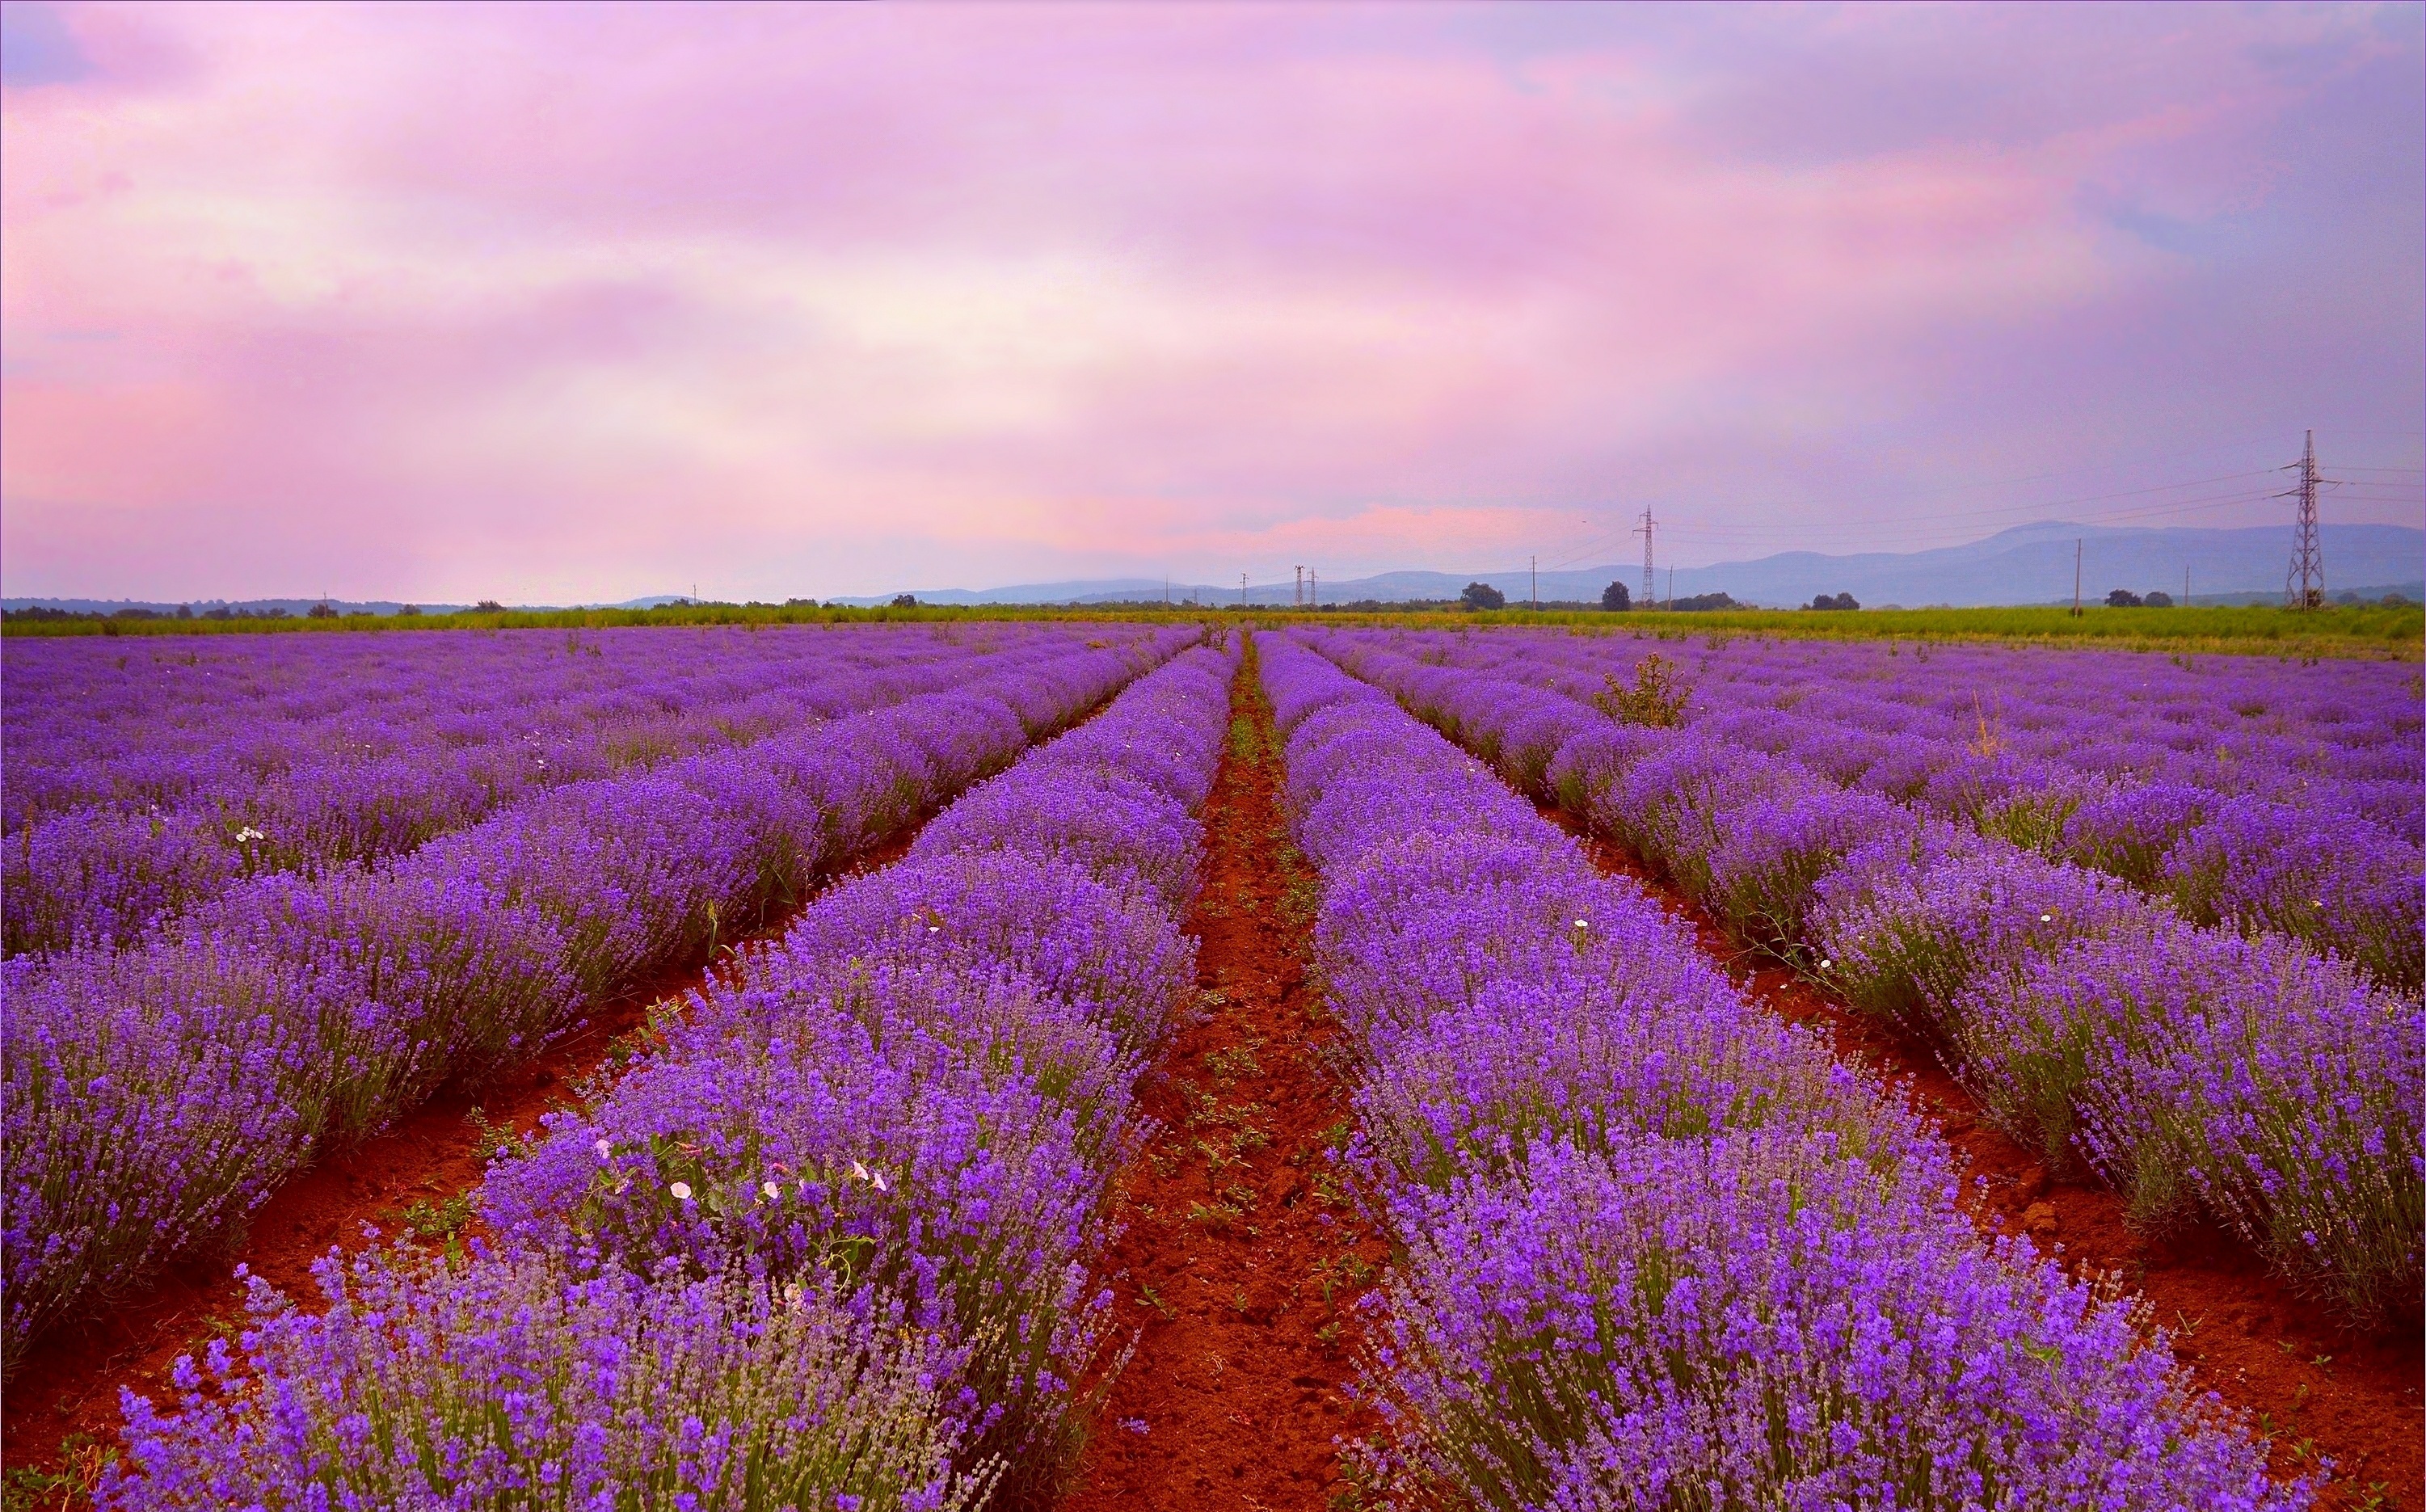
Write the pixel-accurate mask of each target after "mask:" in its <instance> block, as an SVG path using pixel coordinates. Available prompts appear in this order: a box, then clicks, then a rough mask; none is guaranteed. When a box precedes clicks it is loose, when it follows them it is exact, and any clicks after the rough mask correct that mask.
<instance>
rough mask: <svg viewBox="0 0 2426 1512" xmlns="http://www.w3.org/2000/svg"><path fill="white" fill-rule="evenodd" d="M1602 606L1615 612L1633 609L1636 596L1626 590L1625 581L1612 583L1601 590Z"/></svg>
mask: <svg viewBox="0 0 2426 1512" xmlns="http://www.w3.org/2000/svg"><path fill="white" fill-rule="evenodd" d="M1600 607H1601V608H1603V609H1605V610H1609V612H1610V613H1612V614H1614V613H1616V612H1618V611H1619V610H1629V609H1632V608H1633V607H1634V597H1633V595H1632V594H1630V593H1627V592H1626V591H1625V584H1624V583H1611V584H1609V586H1608V587H1607V588H1604V589H1602V590H1601V591H1600Z"/></svg>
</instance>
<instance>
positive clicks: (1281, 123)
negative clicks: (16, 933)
mask: <svg viewBox="0 0 2426 1512" xmlns="http://www.w3.org/2000/svg"><path fill="white" fill-rule="evenodd" d="M0 16H5V20H6V36H5V39H0V65H5V68H4V69H0V72H5V86H0V358H5V377H0V585H5V588H6V591H7V592H8V593H14V594H30V593H42V594H49V593H61V594H65V593H90V594H103V595H108V596H119V595H133V596H137V597H163V598H171V599H185V598H193V597H199V596H204V595H209V596H223V595H224V596H243V595H250V594H267V593H282V594H283V593H323V592H327V593H335V594H339V595H341V596H346V597H366V596H375V595H376V596H393V597H406V598H419V599H430V600H446V599H468V598H473V597H480V596H493V597H498V598H503V599H508V600H521V601H565V600H572V599H611V598H620V597H624V596H628V595H632V594H638V593H651V592H687V591H689V590H690V588H691V585H692V584H694V583H696V584H697V585H698V588H699V590H700V591H701V592H702V593H707V594H712V595H719V596H727V597H752V596H755V597H774V598H782V597H786V596H793V595H818V596H823V595H830V594H834V593H865V592H875V591H883V590H891V589H896V588H903V587H943V586H965V587H981V586H990V585H995V584H1001V583H1009V582H1017V581H1031V580H1038V579H1058V578H1064V577H1101V576H1113V575H1131V574H1133V575H1138V576H1146V577H1155V576H1159V575H1161V574H1163V573H1165V572H1169V573H1172V574H1173V575H1174V576H1176V577H1181V578H1182V579H1183V580H1184V579H1189V578H1194V579H1197V580H1210V581H1229V582H1236V581H1237V574H1238V573H1239V572H1241V571H1247V572H1252V573H1253V574H1254V576H1255V577H1256V578H1257V579H1258V580H1269V579H1271V578H1274V577H1279V578H1286V577H1287V576H1288V569H1289V567H1290V565H1291V564H1293V563H1297V562H1307V563H1311V564H1314V565H1315V566H1317V567H1318V570H1319V571H1321V573H1322V575H1323V577H1325V578H1326V579H1333V580H1336V579H1342V578H1347V577H1351V576H1355V575H1357V574H1360V573H1365V572H1369V571H1377V570H1383V569H1387V568H1394V567H1436V568H1445V569H1450V570H1458V569H1468V570H1471V569H1490V568H1500V567H1505V566H1510V565H1514V564H1520V563H1522V562H1523V561H1525V560H1526V558H1527V557H1528V554H1531V553H1537V552H1538V553H1539V554H1540V555H1541V557H1542V560H1543V563H1544V565H1545V566H1548V565H1552V564H1559V563H1573V564H1577V565H1581V564H1584V563H1586V562H1599V561H1626V560H1629V559H1633V560H1639V553H1640V546H1639V545H1637V544H1635V543H1634V542H1632V541H1631V540H1629V538H1628V537H1627V535H1626V533H1625V532H1626V527H1627V524H1628V517H1629V516H1630V515H1632V514H1634V513H1637V512H1640V511H1641V510H1642V508H1643V507H1644V506H1645V505H1646V504H1647V505H1649V506H1651V507H1652V508H1654V509H1656V510H1657V511H1658V513H1659V514H1660V515H1661V516H1662V517H1663V519H1665V520H1670V521H1673V522H1674V534H1673V535H1672V536H1671V537H1669V539H1670V541H1671V542H1672V543H1673V546H1674V553H1675V560H1677V561H1684V562H1688V563H1691V562H1706V561H1717V560H1722V559H1725V558H1730V557H1741V556H1755V555H1761V554H1764V553H1766V552H1768V551H1771V550H1777V549H1786V548H1793V547H1802V548H1811V549H1819V550H1831V551H1841V550H1852V549H1868V548H1884V549H1906V548H1912V547H1917V546H1925V545H1949V544H1952V543H1954V542H1957V541H1962V540H1967V539H1971V538H1975V537H1977V536H1980V535H1983V534H1986V533H1989V532H1990V531H1992V530H1995V529H1997V528H2003V527H2005V526H2009V525H2016V524H2021V523H2024V522H2026V521H2029V520H2033V519H2042V518H2066V519H2103V520H2108V521H2111V522H2114V523H2127V524H2175V523H2183V524H2217V525H2248V524H2257V523H2268V522H2275V521H2282V520H2285V519H2287V518H2288V516H2287V514H2286V512H2285V507H2284V506H2283V505H2282V504H2281V503H2279V502H2276V501H2272V500H2269V499H2266V498H2265V497H2263V496H2264V495H2265V494H2266V493H2267V492H2269V491H2270V490H2272V489H2273V488H2275V487H2278V486H2280V480H2279V479H2277V478H2274V477H2272V476H2268V475H2264V474H2263V469H2266V468H2268V467H2272V466H2274V465H2277V464H2279V463H2284V462H2287V461H2289V460H2290V458H2291V457H2292V456H2293V455H2295V454H2296V452H2297V448H2298V446H2299V441H2300V431H2301V430H2302V428H2304V427H2308V426H2313V427H2315V428H2316V430H2317V432H2318V436H2319V440H2320V444H2321V447H2322V449H2323V451H2324V453H2325V457H2326V461H2327V463H2328V467H2329V470H2330V471H2332V472H2333V473H2334V475H2335V476H2337V477H2341V478H2346V479H2348V480H2350V481H2351V484H2352V486H2350V487H2347V488H2345V489H2343V490H2341V491H2339V493H2338V494H2337V496H2336V497H2334V498H2333V499H2332V500H2331V501H2330V502H2329V504H2328V511H2329V515H2328V517H2329V518H2337V519H2345V520H2355V519H2371V520H2385V521H2399V522H2404V523H2417V522H2418V519H2419V515H2420V503H2419V497H2420V495H2419V474H2418V471H2417V469H2418V466H2419V463H2420V452H2421V439H2420V431H2421V429H2426V422H2421V416H2426V308H2422V307H2421V294H2426V247H2422V246H2421V240H2422V238H2421V230H2422V229H2426V166H2422V164H2421V143H2426V101H2421V95H2422V94H2426V84H2421V81H2422V80H2426V47H2421V18H2426V9H2421V8H2420V7H2418V6H2415V5H2409V6H2394V7H2382V8H2378V7H2369V6H2327V7H2320V8H2296V7H2289V6H2252V7H2246V8H2199V7H2193V6H2177V5H2168V6H2161V7H2154V8H2129V7H2117V6H2106V5H2099V6H2089V7H2081V8H2066V7H2062V6H2045V5H2041V6H2030V7H2022V8H1929V7H1920V6H1899V7H1896V8H1882V9H1872V8H1795V9H1766V8H1749V7H1736V6H1730V7H1726V8H1713V9H1703V8H1651V7H1636V8H1612V9H1591V8H1578V7H1570V6H1560V7H1553V8H1541V9H1531V8H1520V7H1512V6H1491V7H1486V8H1470V9H1469V8H1454V7H1448V6H1441V5H1417V6H1389V5H1381V4H1367V5H1355V6H1343V7H1337V8H1323V7H1318V6H1309V5H1303V4H1290V5H1284V6H1270V7H1256V6H1248V5H1223V6H1208V7H1203V8H1189V7H1184V6H1177V5H1171V4H1156V5H1151V6H1141V7H1121V6H1113V5H1092V6H1080V7H1071V8H1042V7H1028V8H1020V7H1012V6H1006V5H999V4H990V5H982V6H969V7H953V6H940V5H937V6H918V5H905V6H894V7H886V8H817V9H810V8H797V9H796V8H779V7H772V6H766V5H752V6H747V7H742V8H734V9H720V8H714V7H711V6H704V5H697V4H688V5H682V6H665V7H594V8H593V7H586V6H563V5H558V6H468V7H447V6H439V5H429V4H415V5H411V6H396V7H387V6H351V7H333V8H328V7H313V6H300V5H276V6H260V7H254V6H214V5H205V4H180V5H173V6H124V5H81V4H35V3H30V0H28V3H9V4H7V5H5V7H0Z"/></svg>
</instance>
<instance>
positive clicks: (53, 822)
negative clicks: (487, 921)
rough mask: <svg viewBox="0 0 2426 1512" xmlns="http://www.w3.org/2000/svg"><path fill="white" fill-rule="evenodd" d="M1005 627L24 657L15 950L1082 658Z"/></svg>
mask: <svg viewBox="0 0 2426 1512" xmlns="http://www.w3.org/2000/svg"><path fill="white" fill-rule="evenodd" d="M999 631H1000V633H995V632H993V631H990V632H989V633H988V634H986V636H985V637H984V638H983V639H982V640H981V641H977V642H971V643H968V644H965V645H963V644H958V643H954V642H957V641H959V640H960V639H961V638H960V637H959V636H958V635H957V633H956V632H952V631H944V632H940V633H939V632H928V631H924V630H909V631H894V632H881V631H878V632H871V631H868V630H858V629H853V630H841V631H837V630H836V629H835V628H834V627H831V626H830V627H827V628H825V629H822V630H806V629H801V630H778V631H773V632H768V633H759V632H755V631H746V630H714V631H705V632H697V633H693V632H666V633H659V632H656V631H653V630H637V631H607V632H602V633H599V634H594V635H590V636H587V637H585V636H582V635H579V634H575V635H573V636H571V637H569V638H567V637H559V636H558V635H556V634H554V633H553V632H542V631H525V632H510V633H506V634H500V635H488V636H476V635H462V634H453V633H432V634H429V635H404V636H398V637H380V638H376V639H377V640H379V641H380V642H383V643H381V644H378V645H375V646H374V645H366V644H365V643H364V638H351V637H340V636H325V637H324V636H314V637H304V638H297V637H258V638H251V637H248V638H239V639H211V640H198V641H193V642H183V641H177V640H173V639H172V640H165V641H161V642H156V643H151V644H148V645H147V647H146V648H145V649H143V650H140V651H137V652H133V653H126V652H118V651H115V650H114V649H112V648H109V647H105V646H101V645H99V644H98V643H97V642H96V643H95V644H94V645H90V646H88V645H84V644H82V643H80V642H65V641H62V642H44V643H41V644H39V645H37V644H33V643H30V642H10V643H9V645H8V647H7V648H6V656H7V661H8V677H9V689H10V700H9V719H8V724H7V728H6V730H5V732H0V738H5V741H6V746H7V764H6V772H7V778H6V781H5V783H0V810H4V811H5V813H6V816H7V828H6V833H5V835H0V935H5V942H6V948H7V950H8V952H9V953H17V952H21V951H44V950H55V949H58V948H61V947H64V946H66V945H68V944H70V943H72V942H83V943H86V944H107V943H123V942H125V941H127V940H130V939H132V938H133V937H134V936H135V935H138V934H140V933H141V932H142V931H143V930H144V929H146V928H147V927H149V926H151V925H152V924H154V923H155V922H157V921H158V920H159V919H163V918H165V917H167V916H168V915H170V914H172V913H175V912H178V911H180V910H183V909H186V908H188V907H191V906H193V905H195V904H197V903H199V902H204V901H206V900H207V899H209V898H211V897H213V896H215V895H217V894H218V893H219V892H221V891H223V890H224V889H225V888H226V887H228V886H232V885H234V884H235V883H236V882H237V881H239V880H241V879H243V878H246V877H251V876H258V875H261V874H264V873H267V872H278V871H290V870H291V871H300V872H303V873H305V874H307V875H308V874H315V873H317V872H319V871H320V870H324V869H326V868H330V867H343V866H348V865H359V864H363V863H366V862H374V861H378V860H381V859H385V858H390V857H394V856H397V855H402V854H407V853H409V852H411V851H412V850H414V849H415V848H417V847H419V846H421V845H423V844H425V843H427V842H428V841H429V840H430V839H433V838H435V837H439V836H441V835H445V834H449V833H452V832H455V831H458V830H461V829H463V828H465V827H467V826H469V825H471V824H474V823H477V822H478V821H480V820H482V819H483V818H486V817H488V816H490V815H492V814H494V813H497V812H500V811H502V810H505V809H508V808H510V807H512V806H514V805H516V804H519V803H522V802H524V801H526V800H527V799H529V798H531V797H534V796H537V795H539V794H542V793H544V792H546V791H548V790H549V789H554V788H558V787H561V786H563V785H565V784H569V783H577V782H583V781H589V780H594V779H596V778H600V777H607V776H613V775H616V774H619V773H623V772H632V771H635V770H639V769H645V768H648V767H651V766H655V765H661V764H662V763H664V762H666V761H668V760H672V759H678V758H680V757H682V756H686V755H711V756H712V755H719V754H725V753H729V752H732V751H735V750H738V749H741V748H744V747H747V746H750V745H752V744H754V743H756V742H757V741H759V740H764V739H767V738H768V737H769V736H774V735H780V734H783V733H785V732H787V731H792V730H797V729H799V728H801V726H803V725H805V724H814V723H820V722H822V721H825V720H828V719H833V718H837V717H841V716H845V715H848V714H850V713H854V712H860V711H864V710H866V709H870V708H876V707H886V706H889V705H893V704H898V703H899V702H901V701H903V700H905V699H908V698H910V697H914V696H915V695H917V694H920V693H930V692H937V691H946V690H948V689H950V688H952V687H953V686H955V685H957V684H958V683H959V682H961V681H962V680H963V679H965V678H966V677H967V676H968V675H970V674H971V673H972V672H975V671H979V670H984V671H987V672H990V673H995V672H999V671H1001V670H1007V669H1010V668H1013V667H1017V666H1021V665H1027V664H1032V663H1033V662H1034V661H1035V660H1036V659H1037V658H1040V657H1041V658H1048V659H1049V658H1055V657H1058V656H1061V655H1065V654H1067V653H1068V652H1069V651H1072V650H1076V649H1078V648H1077V647H1076V644H1075V643H1074V642H1075V639H1076V638H1075V637H1074V636H1073V635H1072V634H1070V633H1069V632H1066V631H1059V630H1054V629H1047V628H1044V627H1029V626H1002V627H999ZM1112 634H1113V637H1114V639H1115V640H1116V641H1119V642H1129V641H1130V640H1131V638H1132V637H1134V636H1135V634H1136V632H1133V631H1127V630H1118V631H1114V632H1112ZM947 638H948V639H947ZM293 642H299V643H293Z"/></svg>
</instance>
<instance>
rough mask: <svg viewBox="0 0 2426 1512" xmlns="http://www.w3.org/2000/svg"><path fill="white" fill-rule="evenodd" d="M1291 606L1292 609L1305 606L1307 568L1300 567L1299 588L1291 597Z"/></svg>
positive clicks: (1298, 573)
mask: <svg viewBox="0 0 2426 1512" xmlns="http://www.w3.org/2000/svg"><path fill="white" fill-rule="evenodd" d="M1289 607H1290V608H1291V609H1303V608H1305V569H1304V568H1303V567H1300V568H1299V569H1298V570H1297V590H1296V592H1295V593H1293V594H1291V596H1290V598H1289Z"/></svg>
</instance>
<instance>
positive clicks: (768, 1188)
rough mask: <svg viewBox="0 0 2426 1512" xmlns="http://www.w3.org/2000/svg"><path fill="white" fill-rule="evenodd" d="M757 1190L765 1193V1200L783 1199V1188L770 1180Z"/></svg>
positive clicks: (775, 1200) (778, 1200) (779, 1200)
mask: <svg viewBox="0 0 2426 1512" xmlns="http://www.w3.org/2000/svg"><path fill="white" fill-rule="evenodd" d="M758 1190H760V1191H761V1192H764V1193H766V1194H767V1200H768V1201H769V1202H781V1201H782V1200H783V1199H784V1189H783V1188H782V1187H779V1186H777V1185H776V1184H775V1183H774V1182H772V1181H769V1182H768V1183H767V1184H766V1185H765V1186H763V1187H760V1188H759V1189H758Z"/></svg>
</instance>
